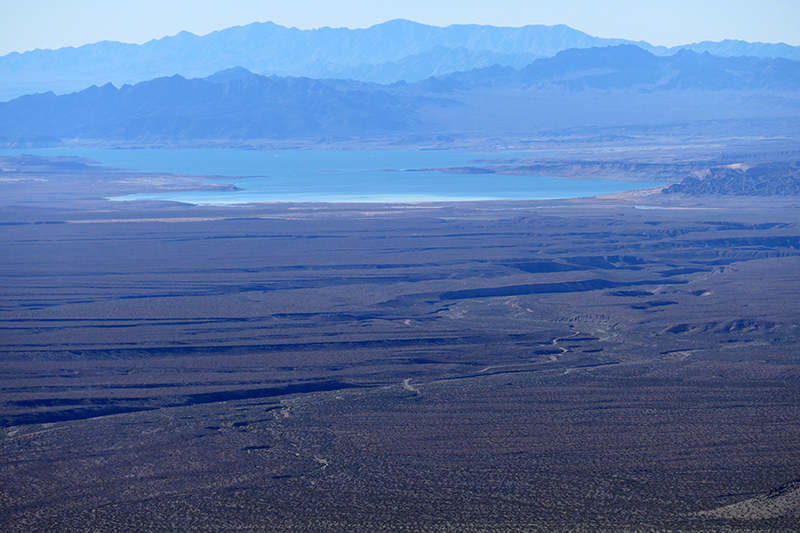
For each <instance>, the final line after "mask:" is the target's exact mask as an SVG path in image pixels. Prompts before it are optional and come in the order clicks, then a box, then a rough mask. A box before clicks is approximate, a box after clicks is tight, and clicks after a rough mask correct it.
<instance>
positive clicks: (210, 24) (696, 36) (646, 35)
mask: <svg viewBox="0 0 800 533" xmlns="http://www.w3.org/2000/svg"><path fill="white" fill-rule="evenodd" d="M395 18H405V19H409V20H414V21H417V22H422V23H426V24H433V25H437V26H446V25H449V24H467V23H477V24H491V25H495V26H523V25H526V24H548V25H551V24H566V25H568V26H571V27H573V28H575V29H578V30H581V31H584V32H586V33H589V34H591V35H596V36H598V37H618V38H624V39H632V40H644V41H648V42H650V43H652V44H656V45H666V46H673V45H677V44H687V43H690V42H698V41H703V40H711V41H719V40H722V39H742V40H746V41H762V42H785V43H787V44H792V45H800V0H755V1H754V0H606V1H603V0H557V1H556V0H538V1H537V0H527V1H523V0H483V1H476V0H426V1H421V0H394V1H391V2H383V1H367V0H338V1H337V0H281V1H273V0H227V1H224V2H223V1H220V0H0V55H5V54H7V53H9V52H12V51H18V52H22V51H25V50H32V49H34V48H59V47H62V46H79V45H82V44H87V43H91V42H97V41H100V40H106V39H107V40H115V41H123V42H134V43H143V42H145V41H148V40H150V39H154V38H160V37H164V36H166V35H174V34H176V33H178V32H179V31H181V30H187V31H190V32H192V33H196V34H199V35H203V34H206V33H209V32H211V31H214V30H219V29H223V28H227V27H230V26H236V25H242V24H248V23H250V22H256V21H268V20H271V21H273V22H275V23H277V24H281V25H284V26H295V27H298V28H301V29H310V28H318V27H322V26H331V27H349V28H365V27H368V26H371V25H373V24H378V23H380V22H385V21H387V20H391V19H395Z"/></svg>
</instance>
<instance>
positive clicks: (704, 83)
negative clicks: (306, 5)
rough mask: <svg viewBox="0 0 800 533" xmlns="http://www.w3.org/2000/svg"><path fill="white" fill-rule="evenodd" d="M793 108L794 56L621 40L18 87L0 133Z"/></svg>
mask: <svg viewBox="0 0 800 533" xmlns="http://www.w3.org/2000/svg"><path fill="white" fill-rule="evenodd" d="M798 117H800V62H797V61H791V60H788V59H765V58H754V57H730V58H721V57H715V56H712V55H710V54H708V53H703V54H698V53H695V52H692V51H688V50H682V51H679V52H678V53H676V54H674V55H671V56H666V57H660V56H656V55H654V54H652V53H650V52H647V51H645V50H643V49H641V48H639V47H638V46H634V45H618V46H612V47H605V48H588V49H571V50H566V51H562V52H559V53H557V54H556V55H555V56H554V57H552V58H543V59H538V60H535V61H534V62H533V63H531V64H530V65H528V66H526V67H524V68H521V69H519V70H517V69H514V68H513V67H507V66H506V67H503V66H499V65H495V66H491V67H486V68H480V69H473V70H471V71H468V72H458V73H452V74H449V75H446V76H442V77H441V78H439V77H430V78H427V79H424V80H422V81H419V82H416V83H411V84H408V83H405V82H398V83H395V84H391V85H382V84H377V83H370V82H360V81H354V80H315V79H309V78H295V77H278V76H269V77H267V76H260V75H257V74H253V73H252V72H250V71H248V70H247V69H245V68H243V67H236V68H233V69H227V70H224V71H220V72H218V73H216V74H214V75H212V76H208V77H206V78H195V79H186V78H184V77H182V76H178V75H175V76H171V77H162V78H157V79H154V80H151V81H147V82H142V83H138V84H135V85H125V86H122V87H121V88H116V87H114V86H113V85H111V84H106V85H103V86H101V87H96V86H94V87H91V88H89V89H85V90H83V91H80V92H77V93H73V94H68V95H61V96H57V95H55V94H54V93H52V92H50V93H45V94H36V95H27V96H23V97H20V98H16V99H14V100H11V101H10V102H6V103H0V137H2V138H0V143H2V144H5V145H6V146H11V145H35V144H37V143H40V144H41V143H44V144H47V143H53V142H57V141H56V140H57V139H69V140H75V139H78V140H84V141H85V140H91V139H98V140H111V141H129V142H142V143H152V142H155V143H169V142H179V141H192V140H201V139H203V140H217V141H218V140H236V139H281V140H282V139H311V138H316V139H326V138H327V139H332V138H335V139H347V138H363V137H372V138H375V137H387V136H389V137H403V136H405V137H407V138H410V137H409V136H412V137H413V136H414V135H416V136H419V135H422V136H432V137H436V136H437V135H438V136H440V137H441V136H453V135H463V136H475V135H498V136H502V135H506V134H508V133H509V132H511V133H513V134H517V135H519V134H531V133H535V132H537V131H541V130H546V129H554V128H578V127H580V128H586V127H602V126H625V125H648V124H662V125H663V124H691V123H697V122H699V121H715V120H751V121H753V120H756V121H757V120H762V119H765V118H780V119H782V120H789V121H792V120H793V121H794V122H793V124H795V125H796V124H797V123H798ZM794 133H796V132H794ZM37 139H38V140H37Z"/></svg>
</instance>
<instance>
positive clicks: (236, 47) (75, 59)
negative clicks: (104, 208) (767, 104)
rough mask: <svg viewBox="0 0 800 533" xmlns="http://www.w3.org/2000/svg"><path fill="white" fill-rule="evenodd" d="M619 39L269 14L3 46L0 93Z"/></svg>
mask: <svg viewBox="0 0 800 533" xmlns="http://www.w3.org/2000/svg"><path fill="white" fill-rule="evenodd" d="M625 43H630V41H625V40H622V39H602V38H599V37H592V36H590V35H587V34H586V33H583V32H580V31H577V30H574V29H572V28H569V27H567V26H563V25H559V26H541V25H535V26H524V27H521V28H498V27H494V26H479V25H453V26H447V27H444V28H440V27H436V26H427V25H424V24H418V23H415V22H410V21H407V20H393V21H389V22H386V23H383V24H378V25H376V26H372V27H370V28H367V29H356V30H351V29H347V28H335V29H334V28H320V29H316V30H298V29H296V28H285V27H283V26H279V25H276V24H273V23H270V22H264V23H253V24H249V25H246V26H237V27H233V28H228V29H225V30H221V31H216V32H212V33H210V34H208V35H203V36H197V35H193V34H191V33H188V32H181V33H179V34H177V35H175V36H172V37H164V38H163V39H158V40H153V41H150V42H147V43H145V44H142V45H136V44H125V43H119V42H112V41H103V42H99V43H94V44H88V45H85V46H81V47H78V48H60V49H58V50H34V51H30V52H25V53H22V54H19V53H11V54H8V55H6V56H3V57H0V80H2V82H0V101H6V100H9V99H11V98H14V97H17V96H20V95H24V94H30V93H37V92H46V91H54V92H56V93H67V92H73V91H77V90H81V89H84V88H86V87H88V86H90V85H98V86H101V85H104V84H106V83H113V84H114V85H116V86H117V87H119V86H121V85H123V84H126V83H127V84H132V83H138V82H140V81H145V80H149V79H153V78H157V77H163V76H172V75H174V74H179V75H181V76H183V77H186V78H197V77H204V76H208V75H210V74H212V73H214V72H217V71H220V70H224V69H228V68H232V67H237V66H241V67H243V68H246V69H248V70H249V71H251V72H254V73H256V74H262V75H278V76H295V77H309V78H317V79H327V78H337V79H353V80H358V81H370V82H377V83H394V82H396V81H400V80H403V81H406V82H408V83H412V82H415V81H419V80H422V79H425V78H429V77H431V76H443V75H446V74H449V73H452V72H457V71H469V70H473V69H475V68H481V67H488V66H491V65H495V64H497V65H500V66H509V67H513V68H515V69H520V68H522V67H524V66H526V65H528V64H530V63H531V62H532V61H533V60H534V59H537V58H542V57H552V56H554V55H555V54H556V53H558V52H560V51H563V50H567V49H571V48H591V47H602V46H612V45H618V44H625ZM635 44H637V45H638V46H639V47H641V48H643V49H645V50H647V51H650V52H652V53H654V54H656V55H660V56H667V55H672V54H674V53H675V52H676V51H678V50H681V49H687V50H692V51H695V52H699V53H702V52H709V53H711V54H714V55H717V56H722V57H734V56H752V57H771V58H777V57H783V58H786V59H792V60H800V47H795V46H789V45H786V44H763V43H747V42H743V41H722V42H703V43H695V44H689V45H684V46H678V47H673V48H665V47H657V46H652V45H650V44H648V43H645V42H637V43H635Z"/></svg>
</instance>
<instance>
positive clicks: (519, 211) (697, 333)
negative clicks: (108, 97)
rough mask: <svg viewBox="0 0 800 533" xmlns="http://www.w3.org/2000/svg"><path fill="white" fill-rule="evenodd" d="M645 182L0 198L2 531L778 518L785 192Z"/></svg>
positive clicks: (680, 526)
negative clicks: (697, 191) (406, 192)
mask: <svg viewBox="0 0 800 533" xmlns="http://www.w3.org/2000/svg"><path fill="white" fill-rule="evenodd" d="M70 176H71V175H67V174H64V176H63V180H67V181H68V180H70V179H75V177H74V176H72V177H70ZM48 179H52V180H53V181H54V183H56V182H58V180H59V179H60V178H58V177H55V178H53V177H52V175H51V177H50V178H48ZM23 181H24V180H23ZM19 183H23V182H13V181H9V182H8V183H7V184H6V185H8V186H9V187H11V186H15V187H16V186H19ZM36 183H38V182H35V180H34V181H31V182H30V184H29V185H30V187H32V189H30V190H33V191H34V193H35V190H36V189H35V187H36ZM58 183H60V182H58ZM87 183H88V184H87ZM103 183H105V182H102V181H98V182H97V183H92V182H85V181H84V182H82V185H81V186H82V187H84V188H85V189H86V190H89V189H91V188H92V187H96V188H98V190H99V189H102V188H103ZM14 184H16V185H14ZM6 185H4V186H6ZM53 187H54V188H53V189H52V190H56V191H57V190H58V187H57V183H56V184H54V185H53ZM67 189H69V190H73V191H75V190H80V187H77V186H76V187H72V188H70V187H66V186H65V190H67ZM34 193H31V195H32V196H31V198H35V196H36V195H35V194H34ZM98 194H99V193H98ZM652 194H653V196H652V197H649V198H648V197H646V196H641V195H640V196H636V195H628V196H624V197H618V198H607V199H591V200H580V201H578V200H576V201H563V202H495V203H481V202H478V203H452V204H447V203H442V204H414V205H412V204H395V205H388V204H387V205H357V204H351V205H334V204H269V205H268V204H264V205H250V206H244V207H238V208H230V207H228V208H221V207H219V208H218V207H196V206H187V205H179V204H157V203H139V204H137V203H132V204H111V203H110V202H103V201H100V200H80V199H78V200H74V199H73V200H70V201H69V202H66V201H63V202H61V203H59V201H54V202H51V203H41V202H40V203H36V202H32V203H30V204H29V205H27V204H26V205H23V204H21V203H20V202H17V203H16V204H14V205H10V203H9V202H6V203H5V205H2V206H0V207H2V209H0V249H2V255H3V261H2V262H0V280H1V281H0V283H1V285H0V292H1V293H2V299H0V329H1V333H0V337H2V339H3V340H2V343H0V388H2V398H1V400H2V401H0V422H1V423H2V428H0V457H1V458H2V461H0V513H2V514H0V522H2V523H3V524H4V528H5V530H7V531H11V532H23V531H24V532H30V531H55V530H58V531H87V530H96V531H131V532H132V531H233V530H236V531H364V532H368V531H370V532H371V531H381V530H387V531H509V532H510V531H582V530H584V531H737V532H744V531H793V530H795V529H794V528H796V526H797V523H798V520H800V323H799V322H798V317H799V316H800V307H799V304H798V302H800V227H798V220H800V217H798V213H800V201H798V200H797V197H790V198H788V199H787V198H783V199H780V198H778V199H775V198H771V199H770V198H739V199H736V198H730V197H728V198H721V199H717V200H714V201H711V200H704V201H700V200H697V199H686V198H683V199H670V200H669V201H667V200H664V199H663V198H662V197H661V196H658V194H656V193H652ZM662 196H664V195H662ZM15 198H16V199H17V200H18V199H19V198H20V197H19V196H16V197H15ZM656 200H658V201H656ZM643 206H648V207H649V208H647V209H645V208H642V207H643Z"/></svg>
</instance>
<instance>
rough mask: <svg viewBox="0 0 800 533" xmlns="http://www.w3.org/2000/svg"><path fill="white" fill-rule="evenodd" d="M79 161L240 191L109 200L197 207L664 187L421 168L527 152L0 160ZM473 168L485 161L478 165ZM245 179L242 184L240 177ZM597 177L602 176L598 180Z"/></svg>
mask: <svg viewBox="0 0 800 533" xmlns="http://www.w3.org/2000/svg"><path fill="white" fill-rule="evenodd" d="M22 153H25V154H33V155H48V156H57V155H64V156H67V155H68V156H79V157H85V158H87V159H91V160H93V161H96V162H98V163H99V164H100V165H102V166H107V167H115V168H121V169H127V170H136V171H142V172H165V173H177V174H193V175H200V176H215V178H214V179H213V181H214V182H217V183H232V184H234V185H236V186H237V187H238V188H239V189H241V190H239V191H227V192H191V191H189V192H167V193H158V194H133V195H129V196H122V197H116V198H113V199H114V200H124V201H130V200H170V201H177V202H186V203H191V204H199V205H231V204H241V203H250V202H426V201H476V200H546V199H559V198H580V197H588V196H597V195H602V194H613V193H619V192H626V191H633V190H638V189H648V188H651V187H659V186H663V185H664V184H663V183H659V182H623V181H609V180H602V179H598V180H585V179H567V178H556V177H548V176H511V175H499V174H449V173H443V172H437V171H430V170H417V169H425V168H444V167H466V166H479V165H482V164H483V165H485V164H487V161H486V160H487V159H490V160H492V161H491V164H494V165H498V164H505V163H509V162H511V160H513V159H514V158H517V157H535V154H532V153H526V152H493V153H465V152H445V151H438V150H352V151H349V150H348V151H346V150H235V149H125V150H116V149H97V148H84V149H38V150H34V149H18V150H0V155H16V154H22ZM478 160H483V162H482V163H478V162H477V161H478ZM242 176H246V177H242ZM598 177H602V176H598Z"/></svg>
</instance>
